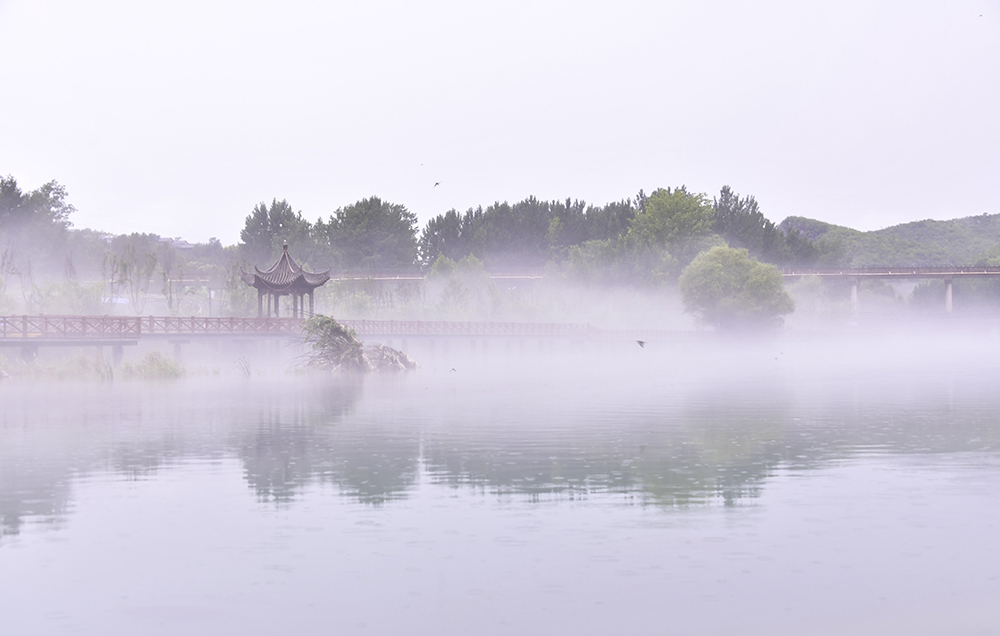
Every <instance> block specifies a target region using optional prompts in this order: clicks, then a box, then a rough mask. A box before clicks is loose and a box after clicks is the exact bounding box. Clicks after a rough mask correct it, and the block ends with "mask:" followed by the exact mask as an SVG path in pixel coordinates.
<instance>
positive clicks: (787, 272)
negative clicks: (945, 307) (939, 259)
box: [781, 266, 1000, 278]
mask: <svg viewBox="0 0 1000 636" xmlns="http://www.w3.org/2000/svg"><path fill="white" fill-rule="evenodd" d="M781 274H782V275H783V276H790V277H794V276H845V277H846V276H857V277H862V278H864V277H887V278H890V277H891V278H906V277H908V276H912V277H915V278H948V277H962V276H1000V267H986V266H983V267H976V266H961V267H896V266H892V267H827V268H808V269H807V268H797V269H794V268H793V269H783V270H781Z"/></svg>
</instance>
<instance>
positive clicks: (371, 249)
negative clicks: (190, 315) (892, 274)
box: [238, 186, 838, 282]
mask: <svg viewBox="0 0 1000 636" xmlns="http://www.w3.org/2000/svg"><path fill="white" fill-rule="evenodd" d="M285 243H287V244H289V245H292V246H294V247H293V252H294V253H295V254H297V255H299V257H300V258H301V259H302V260H303V261H305V262H307V263H309V264H311V265H312V266H314V267H322V268H324V269H325V268H326V267H333V268H334V269H355V270H370V269H381V268H408V267H420V268H424V269H429V268H430V267H431V266H432V265H433V264H434V262H435V261H437V260H438V259H439V258H447V259H450V260H453V261H458V260H461V259H463V258H467V257H475V258H476V259H478V260H480V261H482V262H483V263H484V264H485V265H486V267H488V268H491V269H495V268H505V267H506V268H509V267H531V268H540V267H543V266H545V265H547V264H549V263H555V264H557V265H560V266H565V267H566V268H567V270H568V271H570V272H573V273H575V274H577V275H580V276H583V277H588V276H589V277H592V278H605V279H607V280H609V281H616V282H628V281H648V280H654V279H658V278H674V279H676V277H677V276H678V275H679V271H680V269H679V268H683V266H684V265H686V264H687V263H688V262H690V261H691V260H692V259H693V258H694V256H695V255H696V254H697V253H699V252H701V251H704V250H706V249H709V248H710V247H712V246H714V245H719V244H722V243H726V244H728V245H729V246H731V247H735V248H743V249H746V250H748V252H749V254H750V255H751V256H752V257H754V258H756V259H758V260H761V261H764V262H767V263H772V264H775V265H779V266H801V267H810V266H817V265H821V264H830V263H832V262H833V261H835V260H836V259H837V256H838V254H837V253H836V252H835V250H831V249H827V248H826V247H825V246H824V245H823V244H821V243H816V242H813V241H811V240H809V239H808V238H807V237H805V236H804V235H803V234H801V233H800V232H798V231H797V230H794V229H790V230H787V231H786V230H783V229H782V228H780V227H779V226H778V225H776V224H775V223H774V222H772V221H770V220H768V219H767V218H766V217H765V216H764V215H763V213H762V212H761V211H760V206H759V204H758V203H757V201H756V200H755V199H754V197H753V196H742V197H741V196H740V195H738V194H736V193H734V192H733V191H732V189H731V188H729V187H728V186H726V187H723V188H722V190H721V192H720V193H719V195H718V196H716V197H714V198H712V199H709V198H708V196H707V195H705V194H698V193H693V192H689V191H688V190H687V189H686V188H685V187H683V186H681V187H678V188H674V189H671V188H661V189H658V190H656V191H655V192H653V193H652V194H649V195H646V194H645V193H644V192H642V191H640V192H639V194H638V195H636V196H635V197H633V198H629V199H623V200H621V201H616V202H612V203H608V204H606V205H603V206H595V205H588V204H587V203H585V202H584V201H581V200H578V199H569V198H568V199H565V200H557V201H542V200H539V199H537V198H535V197H528V198H526V199H524V200H522V201H518V202H516V203H513V204H512V203H508V202H502V203H500V202H497V203H493V204H492V205H489V206H487V207H485V208H484V207H482V206H479V207H476V208H469V209H468V210H466V211H465V212H459V211H457V210H455V209H451V210H448V211H447V212H444V213H443V214H439V215H437V216H435V217H433V218H431V219H430V220H429V221H428V222H427V224H426V225H425V226H424V228H423V230H422V231H418V228H417V217H416V215H415V214H413V213H412V212H410V211H409V210H407V209H406V207H405V206H402V205H399V204H395V203H389V202H386V201H383V200H381V199H380V198H378V197H371V198H368V199H363V200H361V201H358V202H357V203H354V204H353V205H349V206H345V207H342V208H339V209H337V210H336V211H335V212H334V213H333V214H331V215H330V216H329V217H328V218H327V219H323V218H322V217H321V218H319V219H317V220H316V222H315V223H310V222H309V221H308V220H307V219H306V218H305V217H304V216H303V214H302V212H301V211H295V210H294V209H293V207H292V206H291V205H290V204H289V203H288V201H287V200H284V199H283V200H280V201H279V200H278V199H273V200H272V201H271V203H270V204H268V203H266V202H261V203H259V204H257V205H256V206H255V207H254V209H253V211H252V212H251V213H250V214H249V215H248V216H247V217H246V220H245V223H244V227H243V230H242V231H241V233H240V243H239V246H238V247H239V249H240V250H241V252H242V254H244V255H245V257H246V259H247V260H248V261H249V262H253V263H256V264H259V265H264V264H265V263H266V262H268V261H269V260H271V259H274V258H276V257H277V255H278V254H279V253H280V251H281V246H282V245H283V244H285ZM598 271H600V273H598Z"/></svg>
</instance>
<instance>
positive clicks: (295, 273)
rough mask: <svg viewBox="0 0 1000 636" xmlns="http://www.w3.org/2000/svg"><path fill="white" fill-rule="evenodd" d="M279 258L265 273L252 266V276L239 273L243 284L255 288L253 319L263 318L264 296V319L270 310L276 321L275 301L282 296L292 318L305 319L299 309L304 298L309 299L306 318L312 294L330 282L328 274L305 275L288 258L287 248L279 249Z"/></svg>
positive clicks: (310, 313)
mask: <svg viewBox="0 0 1000 636" xmlns="http://www.w3.org/2000/svg"><path fill="white" fill-rule="evenodd" d="M283 247H284V248H283V250H282V252H281V257H280V258H279V259H278V260H277V262H276V263H275V264H274V265H272V266H271V269H269V270H267V271H261V270H260V268H259V267H257V266H256V265H255V266H254V268H253V269H254V272H253V273H252V274H251V273H249V272H244V271H243V270H242V269H241V270H240V276H241V278H243V282H245V283H246V284H247V285H250V286H251V287H256V288H257V317H259V318H263V316H264V296H265V295H266V296H267V317H268V318H270V317H271V307H272V306H273V307H274V316H275V317H276V318H277V317H278V299H279V298H281V297H282V296H291V297H292V317H293V318H298V317H299V316H305V309H304V307H303V306H302V303H303V300H304V299H305V296H306V295H308V296H309V315H312V313H313V291H314V290H315V289H316V288H317V287H320V286H322V285H323V284H324V283H326V281H328V280H330V270H326V271H325V272H319V273H316V272H307V271H306V270H304V269H302V267H301V266H300V265H299V264H298V263H296V262H295V260H293V259H292V257H291V256H289V255H288V245H285V246H283Z"/></svg>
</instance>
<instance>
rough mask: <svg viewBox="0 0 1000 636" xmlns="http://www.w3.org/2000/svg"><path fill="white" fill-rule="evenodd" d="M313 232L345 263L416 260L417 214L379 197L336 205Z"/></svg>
mask: <svg viewBox="0 0 1000 636" xmlns="http://www.w3.org/2000/svg"><path fill="white" fill-rule="evenodd" d="M316 233H317V234H318V235H320V237H321V240H322V239H325V241H326V243H327V244H328V245H329V246H330V248H332V250H333V252H334V253H335V254H337V256H338V257H339V259H340V260H341V265H343V266H345V267H349V268H358V269H371V268H382V267H410V266H411V265H413V264H414V263H415V262H416V260H417V215H415V214H414V213H412V212H410V211H409V210H407V209H406V208H405V207H404V206H402V205H397V204H394V203H389V202H387V201H382V200H381V199H379V198H378V197H371V198H368V199H362V200H361V201H358V202H357V203H355V204H353V205H349V206H346V207H343V208H340V209H338V210H337V211H336V212H334V213H333V214H332V215H331V216H330V219H329V221H328V222H326V223H323V222H318V223H317V229H316Z"/></svg>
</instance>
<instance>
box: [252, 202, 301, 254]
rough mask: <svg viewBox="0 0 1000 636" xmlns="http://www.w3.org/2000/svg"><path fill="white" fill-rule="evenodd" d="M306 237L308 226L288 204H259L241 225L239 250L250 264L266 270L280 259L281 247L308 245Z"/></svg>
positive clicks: (299, 213)
mask: <svg viewBox="0 0 1000 636" xmlns="http://www.w3.org/2000/svg"><path fill="white" fill-rule="evenodd" d="M309 233H310V224H309V222H308V221H306V220H305V219H304V218H303V217H302V213H301V212H295V211H294V210H292V206H291V205H289V204H288V201H286V200H284V199H282V200H281V201H278V200H277V199H272V200H271V205H270V206H268V205H267V204H266V203H265V202H263V201H261V202H260V203H258V204H257V205H256V206H255V207H254V209H253V212H251V213H250V215H249V216H247V218H246V221H245V222H244V225H243V230H242V231H241V232H240V248H241V250H242V251H243V254H244V256H245V257H246V259H247V260H248V261H250V263H252V264H254V265H259V266H261V267H264V268H266V267H268V266H269V265H270V264H271V262H272V261H274V260H275V259H276V258H277V257H278V255H280V253H281V246H282V245H283V244H284V243H288V244H290V245H300V244H308V243H309V241H310V239H309Z"/></svg>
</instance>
